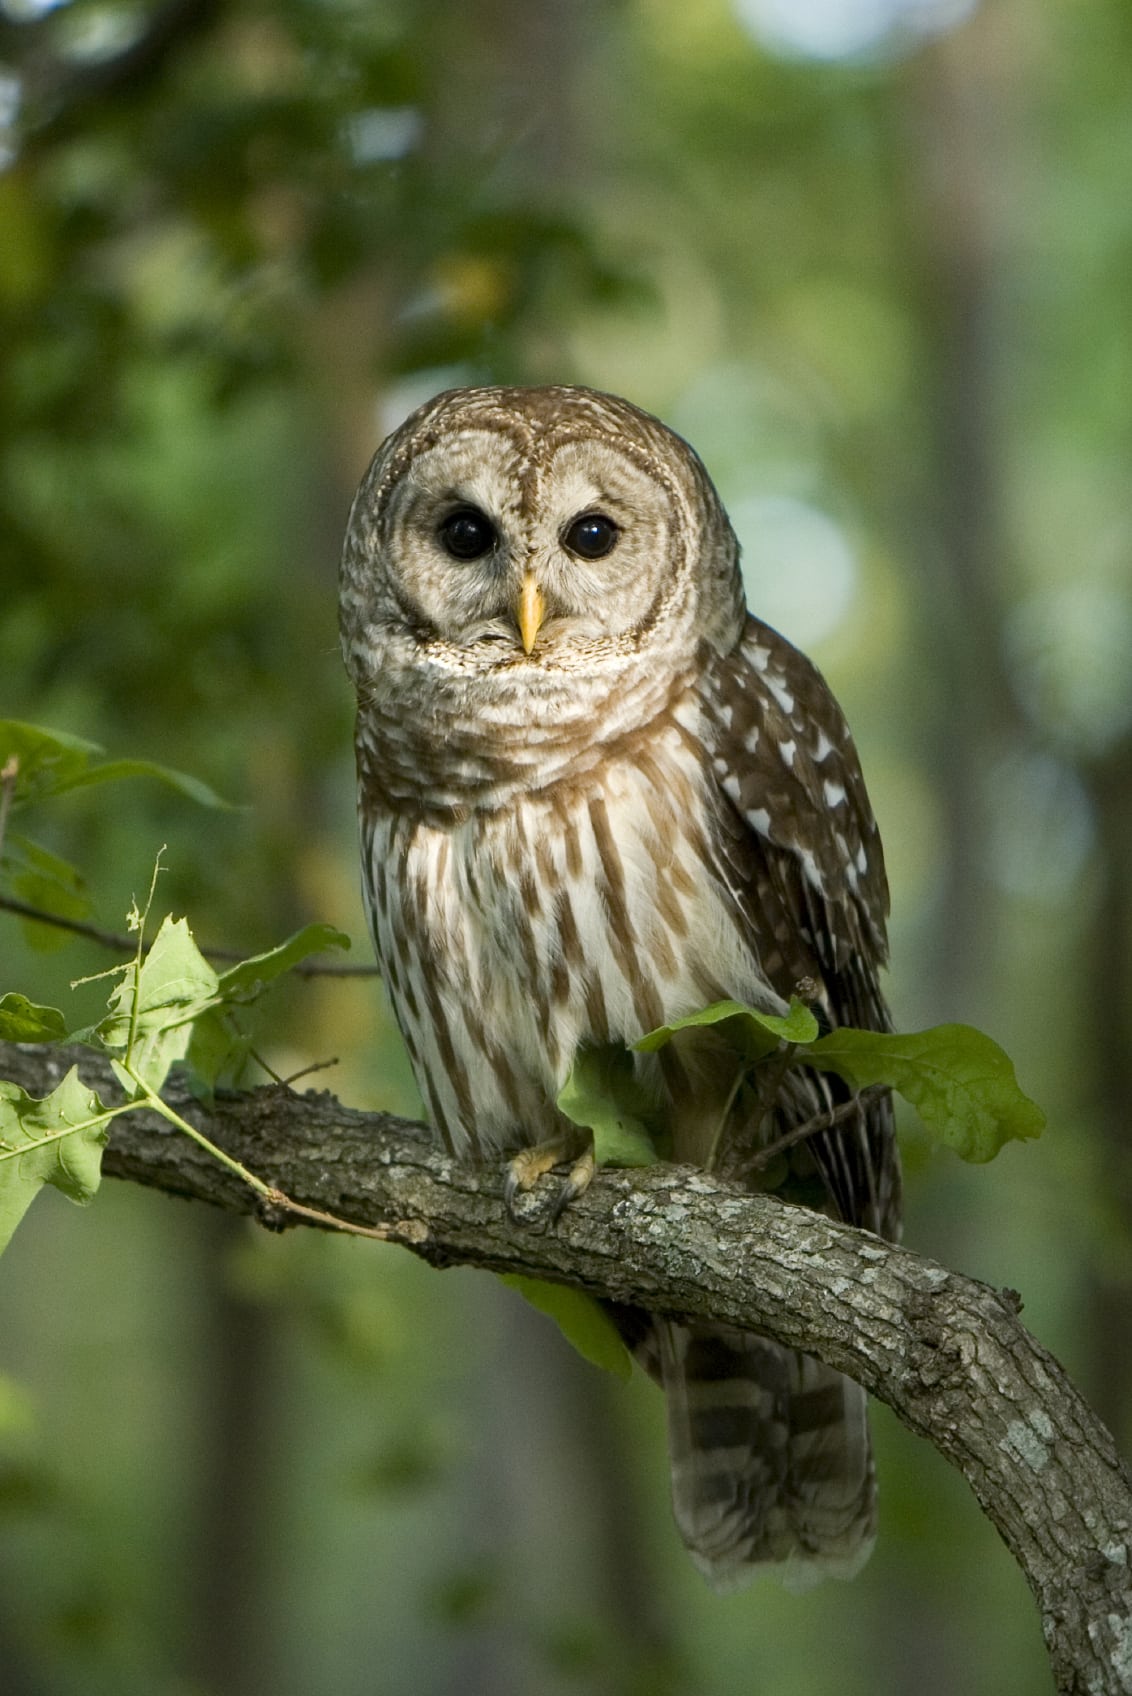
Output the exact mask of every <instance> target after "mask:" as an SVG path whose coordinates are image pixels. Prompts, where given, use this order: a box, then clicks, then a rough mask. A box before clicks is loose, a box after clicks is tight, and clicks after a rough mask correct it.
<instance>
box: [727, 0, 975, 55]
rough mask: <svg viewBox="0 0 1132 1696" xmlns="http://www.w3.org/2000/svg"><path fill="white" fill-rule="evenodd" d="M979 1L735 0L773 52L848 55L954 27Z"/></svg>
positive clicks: (751, 27) (906, 42)
mask: <svg viewBox="0 0 1132 1696" xmlns="http://www.w3.org/2000/svg"><path fill="white" fill-rule="evenodd" d="M977 3H978V0H734V6H735V12H736V16H737V17H738V19H739V22H740V23H741V24H742V25H743V28H744V29H745V30H747V31H748V33H749V34H750V35H753V36H754V37H755V39H756V40H757V41H758V42H759V43H760V44H761V45H762V46H765V47H769V48H770V50H771V52H773V53H781V54H786V55H799V56H801V57H804V58H807V59H851V58H855V57H857V56H859V55H861V54H867V53H871V52H874V51H876V50H877V49H880V48H888V47H891V46H902V45H913V44H915V43H916V42H917V41H919V40H922V39H923V38H924V37H925V36H933V35H942V34H945V33H946V31H947V30H949V29H954V28H955V26H956V24H959V23H962V21H963V19H964V18H966V17H967V16H968V15H969V14H970V13H971V12H973V11H974V9H975V6H976V5H977Z"/></svg>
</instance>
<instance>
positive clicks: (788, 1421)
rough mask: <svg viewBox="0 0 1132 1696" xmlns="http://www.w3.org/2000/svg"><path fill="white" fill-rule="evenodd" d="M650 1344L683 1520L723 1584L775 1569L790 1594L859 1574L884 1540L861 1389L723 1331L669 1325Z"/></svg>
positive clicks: (697, 1555) (707, 1567)
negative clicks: (664, 1405) (661, 1392)
mask: <svg viewBox="0 0 1132 1696" xmlns="http://www.w3.org/2000/svg"><path fill="white" fill-rule="evenodd" d="M648 1348H649V1353H650V1354H651V1355H652V1359H651V1360H650V1362H649V1364H650V1366H653V1367H655V1368H659V1372H658V1376H659V1377H660V1379H661V1382H662V1383H663V1385H664V1390H665V1396H666V1399H667V1402H668V1446H669V1452H670V1455H671V1459H672V1504H673V1509H674V1511H675V1515H676V1524H677V1526H678V1528H679V1531H680V1534H681V1536H682V1537H683V1539H684V1542H685V1543H686V1544H687V1547H688V1550H689V1553H690V1554H691V1556H692V1559H693V1560H694V1561H695V1563H696V1565H697V1566H698V1567H699V1569H700V1571H701V1572H702V1573H703V1574H704V1576H705V1577H706V1578H707V1580H708V1582H709V1583H710V1584H711V1585H712V1586H713V1588H715V1589H717V1590H731V1589H734V1588H735V1587H736V1586H738V1585H740V1584H743V1583H745V1582H746V1581H747V1580H748V1579H750V1578H752V1577H754V1575H755V1572H756V1570H757V1569H759V1568H764V1569H765V1568H767V1567H778V1568H779V1569H780V1576H781V1578H782V1579H783V1581H784V1582H785V1583H786V1584H787V1585H788V1586H789V1587H790V1588H791V1589H800V1590H801V1589H806V1588H807V1587H808V1586H809V1585H811V1584H815V1583H817V1581H818V1580H819V1579H821V1578H826V1577H835V1578H851V1577H852V1576H853V1575H854V1573H856V1572H857V1571H858V1570H859V1568H860V1567H861V1566H862V1565H863V1564H864V1562H865V1561H866V1560H867V1559H868V1556H869V1553H870V1551H871V1549H872V1546H873V1540H874V1537H875V1535H876V1484H875V1477H874V1472H873V1459H872V1449H871V1445H870V1442H869V1428H868V1420H867V1415H866V1407H865V1400H866V1398H865V1392H864V1391H863V1390H862V1389H861V1388H860V1386H859V1385H857V1384H854V1383H852V1382H851V1381H850V1380H849V1379H848V1378H845V1377H843V1376H842V1374H841V1373H840V1372H834V1371H833V1370H832V1368H831V1367H828V1366H823V1365H822V1364H821V1363H820V1361H817V1360H814V1359H813V1358H812V1357H811V1356H809V1355H804V1354H798V1353H797V1352H796V1351H795V1350H793V1349H787V1348H783V1347H782V1346H781V1345H780V1344H778V1343H772V1342H768V1341H767V1340H766V1339H765V1338H763V1337H755V1336H751V1335H749V1334H747V1333H745V1332H742V1331H731V1330H724V1329H723V1328H721V1327H707V1326H704V1327H700V1326H697V1327H695V1328H694V1329H693V1328H689V1327H686V1326H683V1325H673V1324H669V1323H668V1322H666V1321H661V1320H658V1321H656V1322H655V1328H654V1331H653V1335H652V1337H651V1338H650V1339H649V1344H648ZM654 1351H655V1352H654Z"/></svg>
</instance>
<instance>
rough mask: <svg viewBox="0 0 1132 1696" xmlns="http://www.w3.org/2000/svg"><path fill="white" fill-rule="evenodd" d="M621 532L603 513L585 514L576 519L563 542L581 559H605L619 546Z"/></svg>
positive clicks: (564, 535) (566, 532) (565, 534)
mask: <svg viewBox="0 0 1132 1696" xmlns="http://www.w3.org/2000/svg"><path fill="white" fill-rule="evenodd" d="M620 534H621V532H620V530H619V529H618V528H617V526H616V524H614V522H613V520H612V518H606V516H605V514H604V513H603V512H584V513H583V514H582V516H581V518H575V520H574V522H573V524H571V525H570V527H569V529H568V530H566V531H565V533H564V534H563V537H562V540H563V541H564V542H565V544H566V546H567V547H568V548H569V550H570V552H571V553H572V554H577V556H578V558H579V559H604V558H605V556H606V554H610V553H612V552H613V550H614V548H615V547H616V546H617V538H618V536H620Z"/></svg>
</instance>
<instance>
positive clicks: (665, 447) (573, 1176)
mask: <svg viewBox="0 0 1132 1696" xmlns="http://www.w3.org/2000/svg"><path fill="white" fill-rule="evenodd" d="M341 632H342V645H343V652H344V655H345V660H346V666H347V669H348V671H349V674H350V677H351V679H352V681H353V683H354V686H355V689H356V692H357V703H358V712H357V734H356V749H357V766H358V798H359V800H358V804H359V816H360V834H361V854H362V881H363V890H364V896H365V903H366V909H367V914H368V920H369V924H370V928H371V931H372V935H373V940H374V944H375V947H376V951H377V956H378V960H379V963H380V965H381V968H382V971H383V974H384V977H385V981H386V984H387V986H388V991H389V995H390V998H391V1000H392V1004H393V1008H394V1011H395V1013H396V1017H397V1020H398V1023H399V1025H400V1028H401V1031H402V1033H403V1035H404V1039H405V1043H406V1045H407V1048H408V1052H409V1055H410V1057H411V1060H412V1064H413V1067H414V1070H415V1074H416V1078H417V1081H418V1084H419V1086H420V1091H421V1095H422V1098H423V1100H424V1102H425V1104H426V1107H427V1111H428V1115H429V1118H430V1121H431V1124H432V1126H433V1128H434V1130H435V1134H436V1136H437V1137H438V1138H439V1139H440V1141H441V1142H442V1143H443V1145H444V1147H445V1148H446V1149H447V1150H448V1151H449V1152H450V1153H451V1154H453V1155H456V1156H459V1157H464V1158H469V1159H471V1160H474V1161H477V1162H489V1161H491V1160H493V1159H496V1160H499V1161H501V1162H506V1177H507V1189H508V1193H509V1194H510V1196H511V1197H512V1198H514V1197H515V1196H516V1194H517V1192H518V1191H521V1190H524V1189H528V1188H529V1187H530V1186H531V1185H533V1184H535V1183H536V1181H538V1180H540V1179H541V1177H542V1175H543V1174H545V1173H546V1172H547V1171H548V1170H549V1169H550V1168H552V1167H556V1166H557V1167H560V1168H561V1169H562V1175H561V1177H560V1178H559V1179H558V1182H559V1184H560V1192H559V1197H558V1199H559V1202H560V1203H561V1201H563V1200H567V1201H568V1200H569V1199H571V1198H572V1197H573V1196H574V1195H575V1194H577V1192H578V1191H579V1190H581V1189H582V1188H583V1187H584V1186H585V1184H586V1182H587V1181H588V1179H589V1177H590V1174H591V1172H592V1164H593V1163H592V1147H591V1145H590V1142H589V1138H588V1135H587V1133H584V1132H581V1131H579V1129H578V1127H577V1126H575V1125H573V1124H571V1123H569V1122H568V1121H567V1120H566V1119H565V1118H564V1117H563V1115H562V1114H561V1113H560V1111H559V1110H558V1108H557V1106H556V1104H555V1103H556V1097H557V1095H558V1093H559V1091H560V1090H561V1088H562V1086H563V1083H564V1081H565V1080H566V1077H567V1075H568V1073H569V1072H570V1069H571V1066H572V1065H573V1063H574V1060H575V1057H576V1055H577V1054H578V1053H579V1051H581V1050H583V1049H585V1048H586V1047H588V1046H604V1045H607V1044H623V1045H629V1044H632V1043H633V1042H635V1041H636V1039H637V1038H638V1037H640V1036H641V1035H642V1034H643V1033H645V1032H646V1031H650V1030H652V1029H654V1028H655V1027H656V1026H658V1025H661V1024H666V1023H670V1022H672V1021H673V1020H676V1019H680V1018H682V1017H683V1016H685V1015H687V1014H690V1013H694V1012H696V1011H697V1010H699V1009H700V1008H702V1007H704V1006H706V1005H707V1004H709V1003H711V1002H714V1001H718V1000H720V999H722V998H724V997H730V998H733V999H735V1000H737V1001H741V1002H745V1003H748V1004H750V1005H753V1006H754V1007H757V1008H760V1009H764V1010H767V1011H771V1012H775V1013H782V1012H784V1011H785V1009H786V1007H787V1005H788V1003H789V998H790V996H791V994H792V993H794V992H795V990H796V989H797V988H798V986H799V985H804V986H805V993H806V995H807V998H808V999H809V1000H810V1001H811V1003H812V1005H813V1007H814V1010H815V1012H816V1013H817V1015H818V1018H819V1021H820V1022H822V1023H823V1025H825V1026H826V1027H832V1026H836V1025H838V1024H852V1025H858V1026H866V1027H870V1028H872V1029H877V1030H884V1029H887V1028H889V1027H888V1018H887V1013H886V1009H885V1004H884V1001H883V998H882V995H881V991H880V989H879V987H878V971H879V969H880V967H881V966H882V965H883V963H884V960H885V955H886V941H885V920H886V915H887V910H888V892H887V884H886V880H885V872H884V863H883V858H882V853H881V845H880V840H879V837H878V833H877V827H876V824H875V821H874V819H873V815H872V811H871V809H870V805H869V801H868V797H867V795H866V792H865V787H864V783H863V780H862V777H861V772H860V767H859V765H858V760H857V755H856V751H855V749H854V745H853V742H852V739H851V737H850V734H849V730H848V728H847V726H846V723H845V720H844V718H843V716H842V714H841V712H840V710H839V708H838V706H837V704H836V702H835V701H834V699H833V696H832V695H831V693H830V691H829V689H828V687H827V686H826V684H825V682H824V681H823V679H822V678H821V676H820V675H819V673H818V672H817V671H816V669H815V668H814V666H813V665H811V663H810V662H809V661H808V660H807V659H805V658H804V657H803V656H802V655H801V654H800V653H799V652H798V651H797V650H796V649H795V648H793V647H792V646H791V645H790V644H789V643H788V642H787V641H785V640H784V639H783V637H781V636H779V635H778V634H777V633H776V632H775V631H773V630H772V629H770V628H769V627H768V626H767V625H765V624H762V623H760V622H759V620H758V619H757V618H756V617H754V616H752V615H751V614H749V613H748V612H747V609H746V605H745V599H744V591H743V583H742V579H741V576H740V570H739V550H738V545H737V542H736V539H735V535H734V533H733V531H732V529H731V526H730V524H729V522H728V519H727V516H726V514H725V512H724V510H723V507H722V504H721V502H720V500H719V497H718V495H717V494H716V492H715V489H714V488H713V486H712V484H711V481H710V480H709V478H708V475H707V473H706V471H705V469H704V467H703V465H702V464H701V462H700V460H699V459H698V458H697V456H696V454H695V453H694V452H693V450H692V449H691V448H690V447H689V446H688V444H687V443H686V442H684V441H683V440H682V439H681V438H680V437H679V436H677V435H676V434H674V433H673V432H672V431H671V430H669V429H667V428H666V427H665V426H664V425H663V424H662V423H660V422H659V421H658V420H657V419H656V418H653V417H651V416H650V415H648V414H647V413H645V412H642V411H640V410H638V408H637V407H635V406H633V405H631V404H630V403H629V402H627V401H624V400H620V399H618V398H616V397H615V396H612V395H607V394H601V393H598V392H596V391H593V390H589V389H584V388H567V387H549V388H472V389H455V390H451V391H449V392H447V393H445V394H441V395H438V396H436V398H435V399H433V400H431V401H429V402H428V403H427V404H426V405H425V406H423V407H421V408H420V410H419V411H417V412H415V413H414V414H413V415H412V417H410V418H409V419H408V420H407V421H406V422H405V423H404V424H403V425H402V426H401V427H400V429H398V430H397V431H395V432H394V434H393V435H391V436H390V437H389V438H388V440H387V441H385V442H384V443H383V445H382V446H381V448H380V449H379V450H378V452H377V454H376V456H375V458H374V460H373V462H372V464H371V466H370V468H369V470H368V472H367V473H366V476H365V478H364V480H363V482H362V484H361V487H360V489H359V491H358V494H357V497H356V499H355V501H354V505H353V509H352V512H351V515H350V521H349V528H348V532H347V536H346V542H345V548H344V553H343V561H342V575H341ZM634 1065H635V1066H636V1068H637V1072H638V1078H637V1082H638V1083H639V1085H640V1088H641V1090H642V1091H644V1092H645V1094H646V1095H647V1098H648V1100H649V1102H650V1103H651V1104H652V1109H653V1111H654V1112H655V1115H656V1121H657V1122H659V1123H661V1124H662V1126H663V1131H664V1134H665V1138H666V1145H667V1147H668V1148H669V1149H670V1152H671V1156H672V1158H673V1159H674V1160H677V1161H682V1162H688V1163H690V1164H692V1165H697V1166H700V1167H703V1168H707V1167H711V1168H712V1169H714V1170H716V1171H719V1172H721V1173H722V1174H723V1175H725V1176H727V1177H728V1178H730V1179H732V1180H733V1181H735V1182H737V1183H739V1184H743V1185H746V1186H748V1187H752V1188H754V1187H765V1185H766V1184H767V1182H768V1172H769V1171H771V1170H773V1165H772V1166H771V1167H767V1165H766V1163H765V1162H760V1161H759V1159H758V1155H759V1152H760V1150H762V1149H765V1148H767V1146H768V1145H769V1144H771V1143H774V1142H776V1141H778V1140H779V1139H781V1138H782V1137H783V1136H784V1135H785V1134H786V1133H788V1132H789V1131H790V1129H791V1128H792V1127H800V1126H801V1125H803V1124H810V1123H811V1122H812V1121H815V1120H816V1121H817V1126H818V1128H817V1129H816V1130H814V1132H813V1134H811V1135H809V1136H808V1137H807V1138H805V1139H804V1140H803V1141H801V1142H799V1143H798V1144H797V1146H796V1148H795V1150H794V1151H793V1152H792V1154H791V1156H790V1158H789V1161H788V1162H786V1164H787V1165H788V1167H789V1170H788V1172H787V1175H786V1186H785V1188H784V1190H783V1193H784V1194H786V1195H787V1196H788V1198H793V1199H795V1200H801V1201H803V1202H805V1203H806V1204H808V1205H811V1206H816V1207H819V1208H822V1209H824V1210H825V1211H826V1212H827V1213H828V1214H830V1215H831V1216H833V1217H835V1218H838V1219H843V1220H847V1221H849V1222H850V1223H852V1224H856V1225H861V1226H864V1227H865V1228H866V1229H868V1230H870V1231H873V1232H877V1233H879V1234H881V1235H882V1236H887V1237H893V1236H895V1234H896V1232H897V1229H898V1221H899V1192H900V1179H899V1166H898V1162H897V1156H896V1152H895V1145H894V1139H893V1133H892V1119H891V1108H890V1103H889V1101H888V1099H887V1098H886V1097H884V1096H881V1097H877V1096H871V1097H869V1098H866V1099H864V1100H862V1101H860V1102H858V1103H856V1104H854V1103H853V1102H852V1101H851V1100H850V1098H849V1096H848V1094H847V1092H846V1091H845V1089H844V1086H842V1085H841V1084H840V1082H839V1081H838V1080H836V1079H832V1078H829V1077H823V1076H821V1075H819V1074H817V1073H812V1072H810V1073H808V1072H805V1071H803V1070H800V1069H797V1068H795V1069H792V1070H790V1071H788V1072H786V1073H785V1077H784V1079H783V1081H782V1083H781V1087H780V1088H779V1089H778V1091H777V1093H776V1094H775V1096H774V1098H773V1099H772V1100H771V1101H770V1102H767V1101H766V1100H762V1099H759V1098H757V1097H756V1095H755V1094H754V1093H753V1092H752V1090H751V1088H750V1087H749V1086H748V1084H746V1083H745V1082H744V1078H743V1076H742V1075H741V1067H742V1063H741V1062H740V1061H739V1060H738V1059H737V1057H736V1055H735V1052H734V1050H733V1049H732V1048H728V1047H727V1044H726V1041H725V1039H724V1036H723V1035H722V1034H721V1033H720V1031H719V1030H718V1029H712V1030H708V1029H698V1030H688V1031H686V1032H684V1033H682V1034H681V1036H680V1038H678V1040H677V1041H676V1042H674V1043H673V1044H671V1045H670V1046H669V1047H667V1048H665V1049H663V1050H662V1051H660V1052H659V1053H658V1054H655V1055H651V1054H650V1055H638V1056H636V1058H635V1060H634ZM836 1109H840V1111H836V1112H835V1110H836ZM783 1163H784V1162H783V1161H782V1160H781V1159H780V1160H779V1162H778V1164H779V1167H780V1168H781V1166H782V1165H783ZM791 1186H793V1187H792V1188H791ZM612 1311H613V1315H614V1318H615V1321H616V1323H617V1324H618V1326H619V1327H620V1329H621V1331H622V1333H623V1335H624V1336H625V1337H626V1339H627V1340H628V1341H629V1342H630V1344H631V1346H632V1347H633V1348H634V1350H635V1352H636V1354H637V1356H638V1358H639V1359H640V1360H641V1362H642V1363H643V1365H644V1366H645V1367H646V1369H647V1370H648V1371H649V1372H650V1373H651V1374H652V1375H653V1376H654V1377H655V1378H656V1379H657V1380H658V1381H659V1382H660V1384H661V1385H662V1387H663V1390H664V1393H665V1396H666V1400H667V1410H668V1432H669V1448H670V1456H671V1467H672V1494H673V1506H674V1512H675V1518H676V1523H677V1526H678V1529H679V1531H680V1534H681V1536H682V1537H683V1540H684V1542H685V1544H686V1545H687V1548H688V1549H689V1551H690V1552H691V1555H692V1557H693V1559H694V1560H695V1561H696V1563H697V1565H698V1566H699V1567H700V1569H701V1570H702V1571H703V1572H704V1574H705V1575H706V1576H707V1578H708V1579H709V1581H710V1582H711V1583H713V1584H714V1585H715V1586H716V1587H717V1588H721V1589H723V1588H730V1587H732V1586H734V1585H736V1584H737V1583H740V1582H742V1581H743V1580H744V1579H746V1578H747V1577H749V1576H750V1575H751V1574H753V1573H754V1572H756V1571H758V1570H759V1569H762V1568H766V1567H776V1568H780V1569H783V1576H785V1577H786V1579H787V1581H788V1582H791V1581H792V1582H794V1583H795V1584H798V1585H804V1584H806V1583H808V1582H812V1581H813V1579H814V1578H816V1577H820V1576H823V1575H827V1574H832V1575H837V1576H842V1577H846V1576H849V1575H851V1574H852V1573H853V1572H855V1571H856V1570H857V1568H858V1567H859V1566H860V1564H861V1563H862V1561H863V1560H864V1559H865V1557H866V1556H867V1554H868V1552H869V1549H870V1547H871V1545H872V1541H873V1539H874V1536H875V1526H876V1503H875V1480H874V1471H873V1463H872V1457H871V1450H870V1444H869V1434H868V1427H867V1422H866V1409H865V1396H864V1392H863V1391H862V1390H861V1389H860V1388H859V1387H858V1386H857V1385H856V1384H853V1383H851V1382H849V1381H848V1380H847V1379H845V1378H844V1377H842V1376H841V1375H840V1374H838V1373H836V1372H834V1371H832V1370H830V1369H829V1368H828V1367H826V1366H823V1365H822V1364H820V1363H819V1362H818V1361H816V1360H814V1359H812V1358H809V1357H807V1356H805V1355H802V1354H798V1353H796V1352H793V1351H791V1350H790V1349H787V1348H784V1347H782V1346H780V1345H779V1344H777V1343H774V1342H771V1341H769V1340H767V1339H765V1338H761V1337H758V1336H754V1335H750V1334H747V1333H744V1332H740V1331H736V1330H733V1329H728V1328H726V1327H724V1326H722V1325H710V1324H696V1325H680V1324H675V1323H672V1322H670V1321H669V1320H667V1319H663V1318H658V1317H654V1316H651V1315H649V1314H647V1313H644V1312H638V1311H636V1310H635V1309H630V1308H617V1309H615V1310H612Z"/></svg>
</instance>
